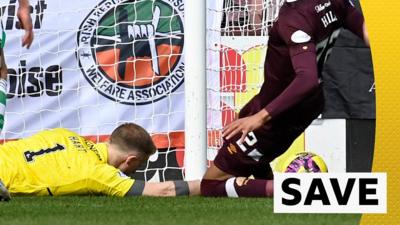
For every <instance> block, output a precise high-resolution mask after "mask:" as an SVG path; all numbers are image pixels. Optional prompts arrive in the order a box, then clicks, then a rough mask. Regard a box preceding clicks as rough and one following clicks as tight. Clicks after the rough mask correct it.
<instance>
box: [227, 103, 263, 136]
mask: <svg viewBox="0 0 400 225" xmlns="http://www.w3.org/2000/svg"><path fill="white" fill-rule="evenodd" d="M270 119H271V116H270V115H269V113H268V112H267V111H266V110H265V109H263V110H261V111H260V112H258V113H256V114H254V115H251V116H248V117H244V118H241V119H238V120H235V121H233V122H232V123H230V124H228V125H227V126H226V127H224V130H223V131H222V137H224V138H226V139H228V140H229V139H230V138H232V137H233V136H235V135H236V134H238V133H242V136H241V138H240V143H243V141H244V139H245V138H246V136H247V134H248V133H249V132H251V131H254V130H256V129H258V128H260V127H261V126H262V125H264V123H266V122H267V121H268V120H270Z"/></svg>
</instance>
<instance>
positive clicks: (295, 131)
mask: <svg viewBox="0 0 400 225" xmlns="http://www.w3.org/2000/svg"><path fill="white" fill-rule="evenodd" d="M323 107H324V98H323V93H322V90H321V89H318V91H316V92H315V93H313V94H312V95H311V96H310V97H308V98H307V99H305V100H303V101H302V102H300V103H299V104H297V105H295V106H294V107H293V108H291V109H289V110H288V111H286V112H284V113H282V114H281V115H280V116H279V117H277V118H274V119H273V120H271V121H270V122H267V123H266V124H265V125H264V126H262V127H261V128H259V129H257V130H255V131H254V132H252V133H249V135H247V139H248V140H247V141H245V142H244V143H243V144H242V145H239V144H238V143H237V141H238V140H240V137H241V134H237V135H235V136H234V137H232V138H231V139H229V140H224V144H223V146H222V147H221V148H220V149H219V151H218V154H217V156H216V158H215V160H214V164H215V165H216V166H217V167H218V168H219V169H221V170H222V171H224V172H225V173H228V174H231V175H234V176H244V177H248V176H250V175H253V176H254V177H256V178H258V179H272V170H271V167H270V166H269V163H270V162H271V161H273V160H274V159H275V158H277V157H278V156H280V155H281V154H283V153H284V152H285V151H286V150H287V149H288V148H289V147H290V146H291V144H292V143H293V141H294V140H296V138H297V137H298V136H299V135H300V134H302V133H303V132H304V130H305V129H306V128H307V127H308V126H309V125H310V124H311V122H312V121H313V120H314V119H316V118H317V117H318V116H319V115H320V114H321V113H322V110H323ZM262 108H263V107H262V104H260V102H259V100H258V97H257V96H256V97H254V98H253V99H252V100H251V101H250V102H249V103H247V104H246V106H245V107H244V108H243V109H242V110H241V111H240V114H239V118H243V117H246V116H250V115H253V114H254V113H257V112H258V111H260V110H261V109H262ZM254 137H255V138H254ZM255 139H256V141H254V140H255Z"/></svg>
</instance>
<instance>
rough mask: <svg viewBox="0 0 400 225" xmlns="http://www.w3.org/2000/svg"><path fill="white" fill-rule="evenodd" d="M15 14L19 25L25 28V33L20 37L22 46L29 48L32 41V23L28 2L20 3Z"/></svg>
mask: <svg viewBox="0 0 400 225" xmlns="http://www.w3.org/2000/svg"><path fill="white" fill-rule="evenodd" d="M17 16H18V20H19V22H20V24H21V27H22V28H23V29H24V30H25V35H24V37H23V38H22V46H23V47H26V48H27V49H29V48H30V47H31V44H32V41H33V25H32V18H31V13H30V9H29V4H20V6H19V8H18V12H17Z"/></svg>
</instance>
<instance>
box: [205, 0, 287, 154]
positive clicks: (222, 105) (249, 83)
mask: <svg viewBox="0 0 400 225" xmlns="http://www.w3.org/2000/svg"><path fill="white" fill-rule="evenodd" d="M217 2H218V3H217ZM282 3H283V1H282V0H225V1H216V2H213V3H210V4H209V5H208V11H207V13H208V14H209V15H208V16H207V18H209V21H208V24H207V26H208V27H207V38H208V39H207V55H208V61H207V97H208V104H207V120H208V122H207V130H208V155H207V158H208V159H209V160H213V159H214V157H215V155H216V154H217V150H218V148H219V147H220V146H221V144H222V138H221V129H222V128H223V127H224V126H225V125H226V124H228V123H230V122H231V121H232V120H234V118H235V116H236V114H237V113H238V112H239V110H240V109H241V108H242V107H243V106H244V104H245V103H247V102H248V101H249V100H250V99H251V98H252V97H253V96H254V95H256V94H257V93H258V91H259V89H260V88H261V85H262V83H263V79H264V59H265V55H266V50H267V43H268V28H269V27H271V26H272V23H273V22H274V21H275V20H276V19H277V16H278V13H279V8H280V6H281V4H282Z"/></svg>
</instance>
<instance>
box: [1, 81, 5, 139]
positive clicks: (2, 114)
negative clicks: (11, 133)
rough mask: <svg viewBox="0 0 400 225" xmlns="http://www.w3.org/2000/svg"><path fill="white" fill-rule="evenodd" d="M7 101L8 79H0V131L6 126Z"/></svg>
mask: <svg viewBox="0 0 400 225" xmlns="http://www.w3.org/2000/svg"><path fill="white" fill-rule="evenodd" d="M6 101H7V81H6V80H4V79H0V133H1V131H2V130H3V126H4V115H5V112H6Z"/></svg>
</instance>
